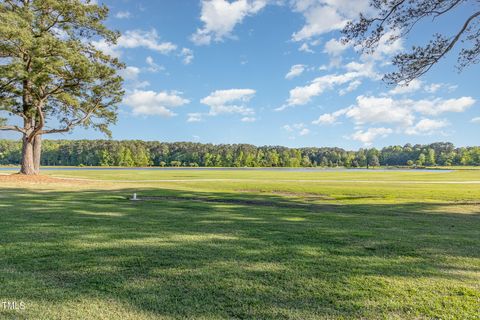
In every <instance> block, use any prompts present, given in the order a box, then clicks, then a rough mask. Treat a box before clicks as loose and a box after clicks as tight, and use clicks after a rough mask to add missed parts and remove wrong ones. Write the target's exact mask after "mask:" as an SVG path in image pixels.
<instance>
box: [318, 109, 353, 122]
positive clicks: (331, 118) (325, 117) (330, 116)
mask: <svg viewBox="0 0 480 320" xmlns="http://www.w3.org/2000/svg"><path fill="white" fill-rule="evenodd" d="M348 110H349V109H348V108H346V109H340V110H337V111H335V112H333V113H324V114H322V115H321V116H320V117H318V119H317V120H314V121H312V123H313V124H318V125H323V124H334V123H336V122H337V119H338V118H339V117H340V116H343V115H344V114H345V113H347V111H348Z"/></svg>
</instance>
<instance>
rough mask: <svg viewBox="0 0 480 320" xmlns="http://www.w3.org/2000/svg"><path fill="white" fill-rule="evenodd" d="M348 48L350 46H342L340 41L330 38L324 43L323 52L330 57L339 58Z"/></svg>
mask: <svg viewBox="0 0 480 320" xmlns="http://www.w3.org/2000/svg"><path fill="white" fill-rule="evenodd" d="M349 46H350V45H348V44H344V43H342V42H341V41H340V40H337V39H334V38H332V39H330V40H328V41H327V42H326V43H325V48H324V50H323V52H325V53H326V54H328V55H330V56H339V55H341V54H342V53H343V52H344V51H345V50H347V49H348V47H349Z"/></svg>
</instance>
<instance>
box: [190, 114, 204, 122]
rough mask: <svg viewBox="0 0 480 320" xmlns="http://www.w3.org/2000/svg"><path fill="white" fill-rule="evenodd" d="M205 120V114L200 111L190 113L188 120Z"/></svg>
mask: <svg viewBox="0 0 480 320" xmlns="http://www.w3.org/2000/svg"><path fill="white" fill-rule="evenodd" d="M202 120H203V114H201V113H199V112H194V113H189V114H188V118H187V122H200V121H202Z"/></svg>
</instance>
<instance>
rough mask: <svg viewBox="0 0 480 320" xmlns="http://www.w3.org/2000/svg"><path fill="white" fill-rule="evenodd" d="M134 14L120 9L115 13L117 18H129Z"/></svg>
mask: <svg viewBox="0 0 480 320" xmlns="http://www.w3.org/2000/svg"><path fill="white" fill-rule="evenodd" d="M131 16H132V14H131V13H130V12H129V11H119V12H117V14H116V15H115V18H117V19H128V18H130V17H131Z"/></svg>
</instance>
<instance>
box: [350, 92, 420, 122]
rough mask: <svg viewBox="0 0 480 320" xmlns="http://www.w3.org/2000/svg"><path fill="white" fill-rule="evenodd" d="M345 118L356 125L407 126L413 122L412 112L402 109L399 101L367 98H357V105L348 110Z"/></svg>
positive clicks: (408, 109)
mask: <svg viewBox="0 0 480 320" xmlns="http://www.w3.org/2000/svg"><path fill="white" fill-rule="evenodd" d="M345 116H346V117H348V118H351V119H353V120H354V122H355V124H357V125H363V124H378V123H394V124H399V125H403V126H409V125H412V124H413V121H414V120H415V116H414V115H413V112H412V110H411V109H410V108H406V107H404V105H403V103H402V102H401V101H395V100H393V99H391V98H382V97H368V96H359V97H357V104H356V105H355V106H352V107H350V108H348V109H347V110H346V112H345Z"/></svg>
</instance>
